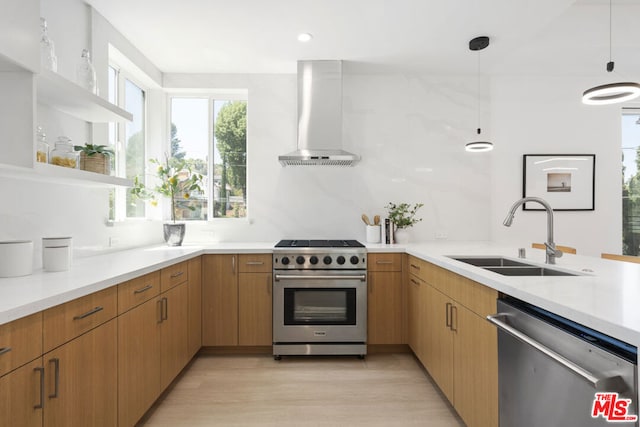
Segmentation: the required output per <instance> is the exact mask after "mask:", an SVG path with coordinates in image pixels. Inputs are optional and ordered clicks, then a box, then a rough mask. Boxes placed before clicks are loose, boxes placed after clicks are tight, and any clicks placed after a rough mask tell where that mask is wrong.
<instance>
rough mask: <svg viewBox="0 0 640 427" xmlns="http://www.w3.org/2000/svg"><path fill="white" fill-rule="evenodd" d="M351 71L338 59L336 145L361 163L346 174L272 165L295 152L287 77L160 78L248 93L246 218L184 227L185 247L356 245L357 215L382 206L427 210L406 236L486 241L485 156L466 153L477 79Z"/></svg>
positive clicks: (291, 82)
mask: <svg viewBox="0 0 640 427" xmlns="http://www.w3.org/2000/svg"><path fill="white" fill-rule="evenodd" d="M359 69H362V68H361V67H360V68H359ZM348 70H349V65H348V64H345V76H344V88H343V91H344V123H343V129H344V132H343V134H344V148H345V149H346V150H347V151H352V152H355V153H357V154H360V155H361V156H362V161H361V162H360V163H359V164H358V165H356V166H355V167H353V168H335V167H286V168H283V167H281V166H280V164H279V163H278V160H277V156H278V155H279V154H284V153H287V152H289V151H292V150H294V149H295V147H296V140H295V138H296V81H295V76H294V75H254V74H252V75H244V76H241V75H234V76H226V75H189V74H168V75H165V76H164V85H165V87H167V88H193V87H202V88H217V89H226V88H246V89H248V91H249V100H248V130H247V140H248V142H247V144H248V161H247V163H248V181H247V192H248V199H249V220H219V221H214V222H213V223H212V224H207V225H202V224H190V225H189V227H188V231H187V240H189V241H211V240H214V241H232V240H238V241H245V240H248V241H251V240H254V241H255V240H277V239H281V238H287V237H289V238H295V237H297V238H300V237H303V238H304V237H309V238H355V239H361V240H364V238H365V236H364V232H365V231H364V225H363V223H362V221H361V219H360V216H361V214H362V213H367V214H368V215H369V216H370V217H373V215H374V214H380V215H382V216H384V214H385V210H384V206H385V205H386V204H387V203H388V202H396V203H399V202H408V203H412V204H413V203H417V202H422V203H425V207H424V208H422V210H421V211H420V212H419V213H420V216H421V217H423V218H424V221H423V222H421V223H419V224H417V225H416V226H415V227H414V228H413V230H412V234H413V239H415V240H426V239H433V238H434V235H435V232H436V231H437V232H442V233H445V234H447V235H448V236H449V238H450V239H455V240H469V239H470V240H486V239H488V238H489V213H490V170H491V167H490V165H491V157H490V156H484V155H471V154H468V153H466V152H465V151H464V143H465V142H466V141H467V139H468V138H469V137H470V136H471V135H473V133H474V131H475V115H476V100H475V96H474V95H473V94H474V93H475V89H474V87H475V79H474V78H471V79H469V78H465V77H437V76H436V77H434V76H418V75H403V74H355V73H350V72H349V71H348Z"/></svg>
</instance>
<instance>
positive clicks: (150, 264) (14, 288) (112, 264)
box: [0, 241, 640, 346]
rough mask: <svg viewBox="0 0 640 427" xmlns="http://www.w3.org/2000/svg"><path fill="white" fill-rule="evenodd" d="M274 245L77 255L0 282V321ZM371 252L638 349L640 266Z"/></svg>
mask: <svg viewBox="0 0 640 427" xmlns="http://www.w3.org/2000/svg"><path fill="white" fill-rule="evenodd" d="M274 244H275V242H262V243H261V242H254V243H242V242H235V243H211V244H202V245H185V246H180V247H167V246H164V245H163V246H153V247H148V248H138V249H130V250H126V251H120V252H113V253H109V254H104V255H96V256H91V257H84V258H76V259H74V260H73V265H72V267H71V269H70V270H69V271H66V272H58V273H48V272H43V271H42V270H37V271H35V272H34V274H32V275H30V276H25V277H18V278H5V279H0V324H4V323H8V322H10V321H12V320H15V319H18V318H21V317H24V316H27V315H29V314H32V313H36V312H38V311H41V310H45V309H47V308H49V307H53V306H55V305H58V304H62V303H64V302H67V301H70V300H72V299H75V298H79V297H82V296H84V295H88V294H91V293H93V292H97V291H99V290H102V289H105V288H108V287H110V286H114V285H117V284H118V283H122V282H124V281H127V280H130V279H133V278H135V277H138V276H141V275H144V274H147V273H149V272H152V271H156V270H158V269H161V268H164V267H167V266H169V265H172V264H175V263H178V262H181V261H185V260H187V259H190V258H193V257H196V256H199V255H202V254H224V253H228V254H231V253H236V254H240V253H270V252H272V250H273V246H274ZM366 246H367V250H368V251H369V252H372V253H373V252H379V253H384V252H399V253H404V252H406V253H408V254H409V255H413V256H416V257H418V258H421V259H423V260H425V261H427V262H430V263H433V264H435V265H438V266H440V267H442V268H445V269H447V270H450V271H452V272H454V273H457V274H459V275H461V276H464V277H467V278H469V279H471V280H474V281H476V282H478V283H481V284H483V285H485V286H488V287H491V288H494V289H496V290H497V291H500V292H503V293H505V294H508V295H511V296H513V297H515V298H519V299H521V300H523V301H526V302H529V303H531V304H534V305H537V306H539V307H541V308H543V309H546V310H549V311H551V312H554V313H556V314H558V315H560V316H564V317H567V318H569V319H571V320H574V321H576V322H578V323H581V324H583V325H585V326H588V327H590V328H593V329H596V330H598V331H601V332H603V333H605V334H608V335H612V336H614V337H616V338H618V339H620V340H623V341H626V342H628V343H630V344H632V345H635V346H640V310H639V309H638V308H637V307H638V303H640V265H638V264H632V263H625V262H619V261H610V260H604V259H600V258H596V257H587V256H581V255H564V256H563V257H562V258H559V259H558V260H557V264H556V265H555V268H558V269H562V270H567V271H571V272H573V273H578V274H581V275H580V276H545V277H532V276H528V277H523V276H520V277H513V276H502V275H499V274H496V273H493V272H490V271H487V270H483V269H482V268H479V267H474V266H471V265H469V264H465V263H462V262H460V261H456V260H453V259H451V258H449V256H465V255H470V256H503V257H508V258H514V259H515V258H517V253H518V251H517V247H515V246H508V245H500V244H495V243H490V242H439V241H438V242H429V243H414V244H407V245H384V244H367V245H366ZM523 261H525V262H528V263H533V264H540V265H543V264H544V251H543V250H536V249H527V257H526V259H525V260H523Z"/></svg>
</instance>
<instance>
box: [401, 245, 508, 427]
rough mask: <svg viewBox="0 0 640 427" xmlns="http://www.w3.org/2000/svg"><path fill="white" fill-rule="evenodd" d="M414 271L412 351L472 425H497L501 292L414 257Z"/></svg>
mask: <svg viewBox="0 0 640 427" xmlns="http://www.w3.org/2000/svg"><path fill="white" fill-rule="evenodd" d="M410 273H411V274H410V276H409V277H410V282H409V303H408V310H409V344H410V345H411V348H412V349H413V350H414V352H415V353H416V355H417V356H418V358H419V359H420V361H421V362H422V363H423V365H424V366H425V368H426V369H427V371H428V372H429V374H430V375H431V376H432V378H433V379H434V380H435V382H436V383H437V384H438V387H440V389H441V390H442V392H443V393H444V395H445V396H446V397H447V398H448V399H449V401H450V402H451V403H452V404H453V406H454V408H455V409H456V411H457V412H458V414H459V415H460V416H461V417H462V419H463V420H464V422H465V423H466V424H467V425H468V426H470V427H474V426H481V427H485V426H497V425H498V355H497V348H498V344H497V333H496V330H495V328H493V327H492V326H491V325H490V324H489V323H488V322H487V321H486V320H485V317H486V316H487V315H488V314H490V313H494V312H495V310H496V299H497V297H498V294H497V292H496V291H495V290H493V289H490V288H487V287H486V286H483V285H480V284H479V283H476V282H474V281H472V280H470V279H467V278H465V277H462V276H459V275H457V274H455V273H452V272H450V271H448V270H445V269H443V268H440V267H437V266H435V265H432V264H430V263H428V262H425V261H423V260H420V259H417V258H415V257H411V259H410ZM418 285H420V286H418ZM416 288H420V289H421V291H422V293H420V292H419V291H417V290H415V289H416ZM416 312H419V313H417V314H416ZM420 313H422V314H420Z"/></svg>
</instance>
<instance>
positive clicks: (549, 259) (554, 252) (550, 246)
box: [502, 197, 562, 264]
mask: <svg viewBox="0 0 640 427" xmlns="http://www.w3.org/2000/svg"><path fill="white" fill-rule="evenodd" d="M527 202H536V203H540V204H541V205H542V206H543V207H544V208H545V209H546V211H547V241H546V242H544V246H545V247H546V250H545V262H546V263H547V264H555V263H556V258H560V257H561V256H562V251H561V250H560V249H556V244H555V243H554V242H553V209H551V206H550V205H549V203H547V202H546V201H545V200H544V199H541V198H540V197H523V198H522V199H520V200H518V201H517V202H515V203H514V204H513V206H511V209H509V213H508V214H507V216H506V218H505V219H504V221H503V222H502V224H503V225H504V226H505V227H511V223H512V222H513V216H514V215H515V214H516V209H518V207H519V206H520V205H521V204H523V203H527Z"/></svg>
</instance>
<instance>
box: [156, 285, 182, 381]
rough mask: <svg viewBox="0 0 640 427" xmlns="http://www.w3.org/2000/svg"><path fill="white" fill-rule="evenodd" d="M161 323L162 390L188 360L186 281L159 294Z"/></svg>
mask: <svg viewBox="0 0 640 427" xmlns="http://www.w3.org/2000/svg"><path fill="white" fill-rule="evenodd" d="M160 300H161V305H162V313H161V318H162V323H161V324H160V331H161V332H160V333H161V338H160V343H161V347H162V348H161V351H160V366H161V372H160V385H161V389H162V390H164V389H165V388H167V386H169V384H171V381H173V379H174V378H175V377H176V376H177V375H178V374H179V373H180V371H181V370H182V368H184V367H185V365H186V364H187V363H188V362H189V355H188V353H187V346H188V339H187V319H188V315H187V302H188V289H187V285H186V283H183V284H181V285H178V286H176V287H174V288H171V289H170V290H168V291H167V292H164V293H162V294H160Z"/></svg>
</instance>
